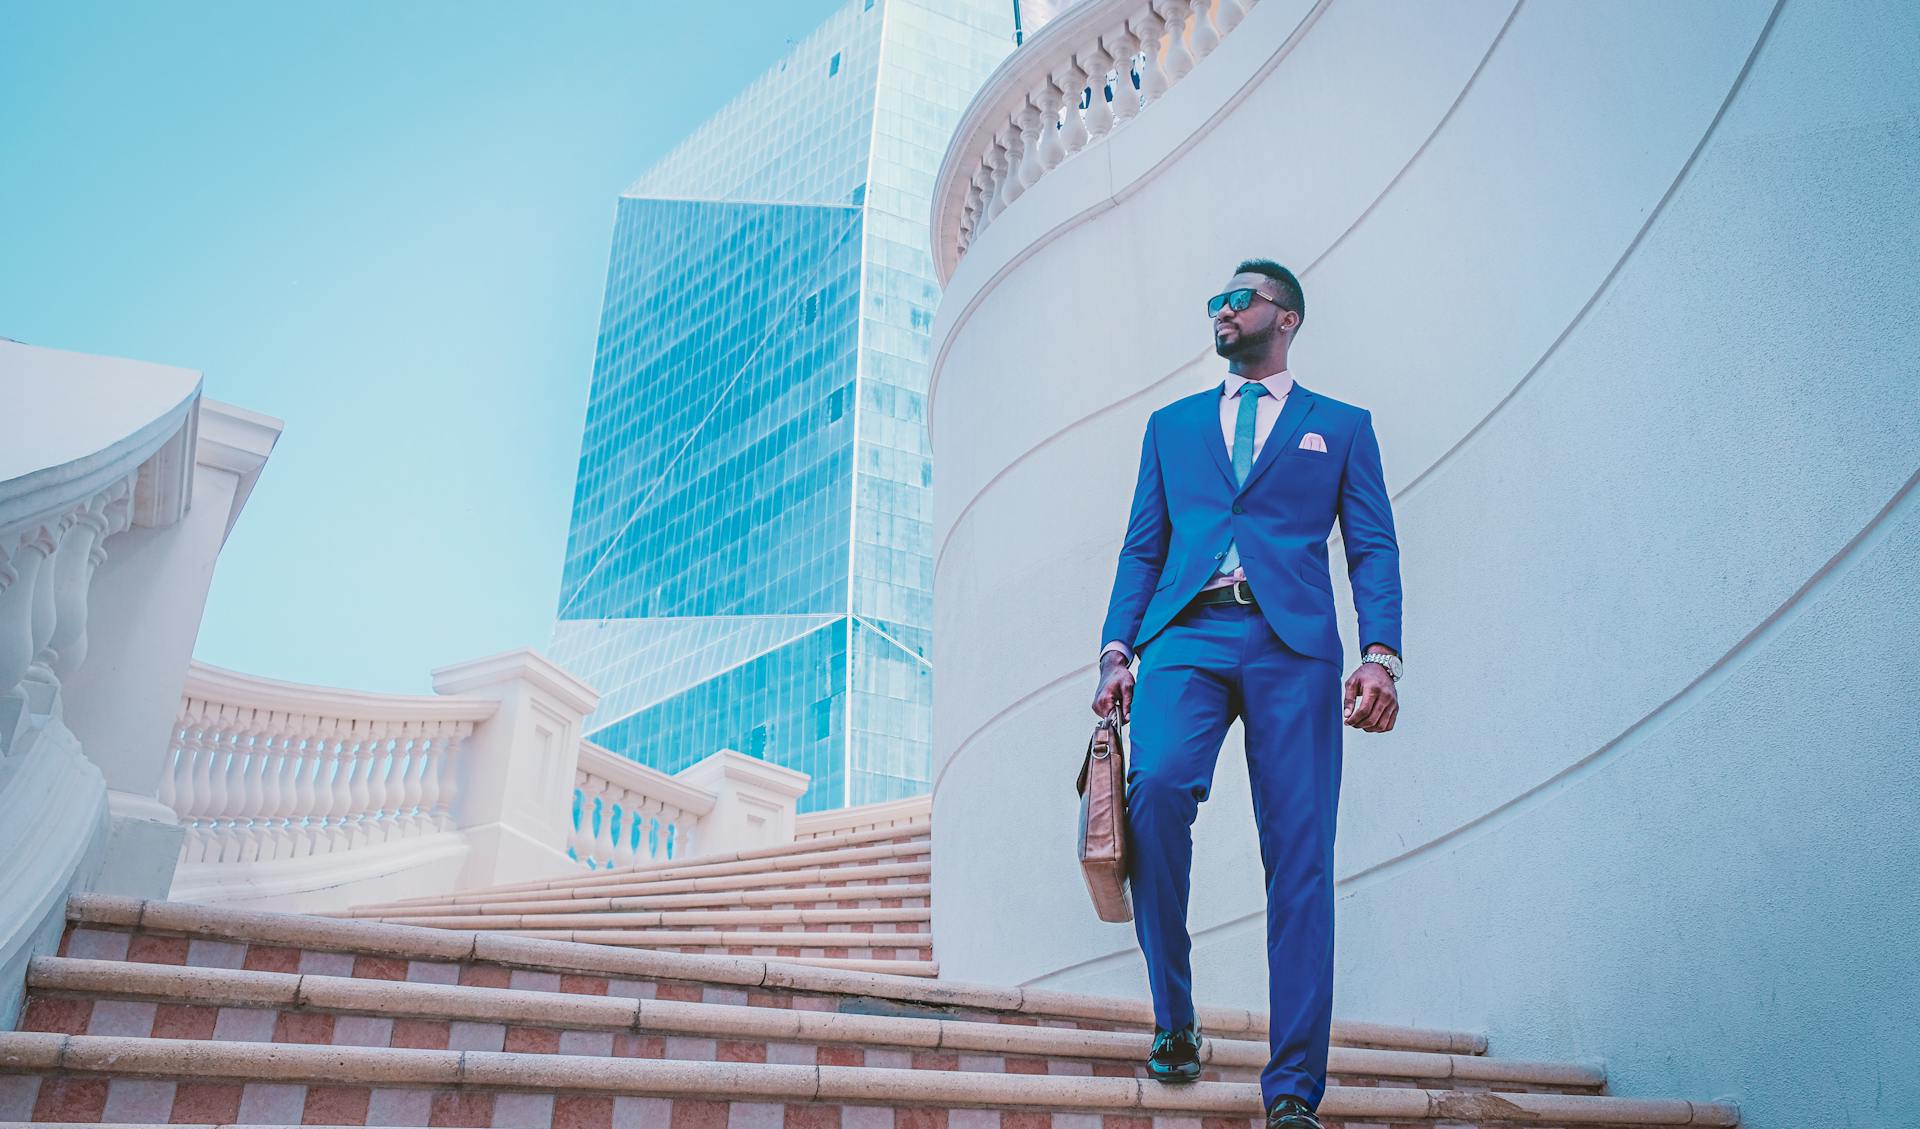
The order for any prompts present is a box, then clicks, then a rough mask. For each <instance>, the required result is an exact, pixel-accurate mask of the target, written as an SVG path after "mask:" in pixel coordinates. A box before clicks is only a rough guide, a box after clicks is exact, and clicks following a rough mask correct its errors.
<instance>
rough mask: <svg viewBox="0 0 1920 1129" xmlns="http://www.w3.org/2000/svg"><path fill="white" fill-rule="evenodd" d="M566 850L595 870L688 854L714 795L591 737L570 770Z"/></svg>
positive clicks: (694, 848) (681, 856)
mask: <svg viewBox="0 0 1920 1129" xmlns="http://www.w3.org/2000/svg"><path fill="white" fill-rule="evenodd" d="M573 781H574V791H573V829H572V833H571V834H570V835H569V836H568V837H567V853H568V854H570V855H572V856H573V857H574V858H575V859H577V860H579V861H580V862H581V863H583V864H585V865H587V866H589V867H592V868H593V869H596V870H604V869H607V868H609V867H621V866H635V865H639V864H644V863H650V862H665V861H667V860H668V859H676V858H686V857H688V856H689V855H692V854H693V853H694V852H695V851H696V850H698V849H699V848H698V846H697V842H698V837H697V835H696V831H697V829H698V827H699V824H700V819H701V817H703V816H705V815H706V814H707V813H709V812H711V811H712V810H713V806H714V795H713V793H711V792H708V791H705V790H703V789H700V788H696V787H694V786H692V785H690V784H688V783H686V782H685V781H683V780H678V779H676V778H674V777H672V776H669V775H668V774H666V773H664V772H661V771H659V770H657V769H652V768H648V767H647V766H645V765H642V764H638V763H636V762H634V761H631V760H628V759H627V758H625V757H623V756H620V755H618V754H616V753H613V752H611V751H609V750H607V749H604V748H601V747H600V746H599V745H596V744H594V743H593V742H591V741H582V742H581V743H580V762H579V766H578V767H577V768H575V769H574V773H573Z"/></svg>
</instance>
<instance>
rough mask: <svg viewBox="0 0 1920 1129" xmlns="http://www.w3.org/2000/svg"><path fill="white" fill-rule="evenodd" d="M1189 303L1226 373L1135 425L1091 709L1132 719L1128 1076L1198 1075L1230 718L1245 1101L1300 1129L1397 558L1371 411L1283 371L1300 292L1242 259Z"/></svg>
mask: <svg viewBox="0 0 1920 1129" xmlns="http://www.w3.org/2000/svg"><path fill="white" fill-rule="evenodd" d="M1207 313H1208V315H1209V316H1210V317H1212V319H1213V343H1214V351H1215V352H1217V353H1218V354H1219V355H1220V356H1222V357H1225V358H1226V360H1227V373H1228V375H1227V377H1226V379H1225V380H1224V381H1223V382H1222V383H1220V384H1218V385H1215V386H1214V387H1212V388H1209V389H1207V390H1206V391H1204V392H1198V393H1195V394H1194V395H1191V396H1187V397H1185V398H1183V399H1179V400H1176V401H1174V402H1173V403H1171V404H1168V405H1166V406H1165V407H1163V408H1161V409H1159V410H1158V411H1156V412H1154V413H1153V414H1152V416H1150V417H1149V418H1148V419H1147V428H1146V437H1145V439H1144V441H1143V442H1142V443H1141V448H1140V475H1139V479H1138V481H1137V482H1136V484H1135V486H1134V491H1133V512H1132V514H1131V515H1130V516H1129V518H1128V521H1127V536H1126V541H1125V543H1124V544H1123V545H1122V546H1121V549H1120V564H1119V568H1118V570H1117V572H1116V574H1115V576H1114V580H1113V594H1112V596H1111V597H1110V598H1109V599H1108V601H1107V618H1106V622H1105V624H1104V625H1102V628H1101V633H1100V634H1101V638H1102V639H1104V640H1107V643H1106V647H1105V648H1104V649H1103V650H1102V652H1101V655H1100V687H1099V690H1098V691H1097V692H1096V694H1095V696H1094V701H1093V709H1094V712H1095V713H1096V714H1099V715H1100V716H1102V717H1105V716H1107V715H1108V714H1109V713H1111V712H1113V711H1115V710H1118V712H1119V713H1120V716H1121V717H1122V718H1123V719H1129V720H1131V721H1132V725H1133V729H1132V746H1133V749H1132V752H1133V763H1132V765H1131V766H1130V767H1129V769H1128V772H1127V789H1126V801H1127V825H1128V832H1129V841H1130V859H1129V870H1128V877H1129V881H1130V883H1131V885H1132V888H1133V901H1134V929H1135V933H1136V935H1137V936H1138V937H1139V939H1140V948H1141V951H1142V953H1143V954H1144V955H1145V957H1146V963H1147V978H1148V981H1149V983H1150V984H1151V986H1152V991H1153V1012H1154V1026H1155V1031H1154V1042H1153V1050H1152V1053H1151V1055H1150V1056H1149V1057H1148V1059H1147V1071H1148V1073H1149V1075H1151V1076H1152V1077H1154V1078H1157V1079H1159V1080H1161V1081H1165V1082H1182V1081H1192V1080H1193V1079H1195V1078H1198V1077H1199V1076H1200V1062H1201V1036H1200V1032H1199V1029H1198V1025H1197V1024H1196V1022H1195V1017H1194V1006H1193V996H1192V970H1191V967H1190V959H1189V958H1190V954H1191V950H1192V947H1193V945H1192V939H1191V938H1190V937H1189V935H1188V933H1187V893H1188V883H1189V878H1190V874H1191V871H1192V867H1193V821H1194V817H1195V816H1196V815H1197V814H1198V811H1199V805H1200V802H1201V801H1203V800H1205V799H1206V798H1207V792H1208V789H1209V788H1210V786H1211V784H1212V780H1213V768H1214V762H1215V761H1216V760H1217V759H1218V758H1219V754H1220V743H1221V741H1222V740H1223V739H1224V738H1225V736H1226V732H1227V727H1228V726H1229V725H1231V724H1232V723H1233V720H1234V719H1235V718H1240V719H1241V721H1242V728H1243V731H1244V733H1245V736H1246V753H1247V775H1248V777H1249V779H1250V781H1251V784H1252V789H1253V814H1254V822H1255V824H1256V826H1257V829H1258V832H1259V837H1260V860H1261V862H1262V864H1263V865H1264V867H1265V871H1266V887H1267V977H1268V1005H1269V1008H1268V1010H1269V1015H1270V1022H1271V1029H1270V1032H1269V1037H1270V1044H1271V1051H1272V1054H1271V1057H1270V1058H1269V1060H1268V1062H1267V1065H1266V1067H1265V1068H1264V1069H1263V1070H1262V1071H1261V1075H1260V1089H1261V1096H1262V1098H1263V1099H1264V1101H1265V1103H1266V1109H1267V1125H1268V1127H1269V1129H1320V1121H1319V1119H1318V1117H1317V1116H1316V1115H1315V1112H1314V1111H1315V1110H1316V1109H1317V1108H1318V1107H1319V1104H1320V1099H1321V1097H1322V1096H1323V1094H1324V1092H1325V1090H1326V1076H1327V1043H1328V1038H1329V1034H1330V1031H1331V1027H1332V1021H1333V836H1334V818H1335V814H1336V810H1337V808H1338V806H1339V800H1340V763H1341V744H1342V736H1343V733H1342V730H1341V721H1342V719H1343V718H1344V721H1345V723H1346V724H1347V725H1349V726H1352V727H1353V728H1355V729H1359V730H1362V731H1364V732H1368V733H1385V732H1387V731H1388V730H1390V729H1392V728H1393V725H1394V721H1395V720H1396V718H1397V717H1398V716H1399V711H1400V704H1399V698H1398V696H1397V695H1396V693H1395V683H1397V682H1398V681H1399V679H1400V659H1399V653H1400V550H1399V546H1398V543H1397V542H1396V541H1395V539H1394V532H1393V509H1392V505H1391V503H1390V501H1389V499H1388V497H1387V490H1386V482H1385V479H1384V477H1383V476H1382V474H1381V469H1380V446H1379V443H1378V441H1377V440H1376V439H1375V438H1374V433H1373V417H1372V415H1371V414H1370V413H1369V412H1367V411H1366V410H1365V409H1362V408H1358V407H1355V406H1353V405H1352V404H1346V403H1342V402H1341V401H1339V400H1336V399H1334V398H1332V397H1331V396H1324V395H1321V394H1320V393H1317V392H1313V391H1310V390H1308V389H1307V388H1305V387H1303V386H1301V385H1300V384H1299V383H1297V382H1296V381H1294V379H1293V377H1292V374H1291V373H1290V372H1289V371H1288V369H1287V348H1288V346H1289V345H1290V344H1291V343H1292V341H1293V339H1294V337H1295V335H1296V334H1298V333H1299V331H1300V324H1301V322H1302V321H1304V320H1305V318H1306V299H1305V295H1304V294H1302V293H1301V290H1300V282H1299V280H1298V279H1296V278H1295V277H1294V276H1293V273H1292V272H1291V271H1289V270H1287V269H1286V268H1285V267H1283V266H1281V265H1280V264H1278V263H1275V262H1272V261H1270V260H1267V259H1250V260H1247V261H1246V262H1243V263H1241V264H1240V265H1239V267H1238V268H1236V270H1235V272H1234V275H1233V277H1232V278H1231V279H1230V280H1228V282H1227V286H1226V289H1225V290H1224V291H1223V292H1222V293H1220V294H1216V295H1215V296H1214V297H1213V298H1211V299H1209V300H1208V302H1207ZM1336 518H1337V519H1338V520H1339V522H1340V534H1341V541H1342V545H1343V547H1344V549H1345V552H1346V557H1347V576H1348V578H1349V580H1350V582H1351V584H1352V588H1353V602H1354V608H1355V611H1356V612H1357V613H1358V617H1359V621H1360V639H1361V650H1362V651H1363V652H1364V654H1363V657H1362V659H1361V662H1360V664H1359V666H1357V667H1356V668H1355V669H1354V671H1353V673H1352V674H1351V675H1349V676H1348V677H1347V679H1346V684H1345V694H1344V704H1343V702H1342V697H1343V696H1342V693H1341V682H1340V670H1341V667H1342V665H1343V661H1344V658H1345V656H1344V653H1343V651H1342V647H1341V641H1340V633H1339V628H1338V625H1337V624H1336V622H1335V619H1334V606H1333V581H1332V577H1331V575H1330V574H1329V571H1328V565H1327V535H1328V533H1329V532H1331V529H1332V526H1333V522H1334V520H1335V519H1336ZM1136 654H1137V655H1138V657H1139V664H1140V666H1139V675H1138V678H1139V685H1138V692H1137V693H1136V690H1135V682H1134V679H1135V675H1134V673H1133V671H1132V670H1131V669H1130V664H1131V663H1132V662H1133V659H1134V656H1135V655H1136Z"/></svg>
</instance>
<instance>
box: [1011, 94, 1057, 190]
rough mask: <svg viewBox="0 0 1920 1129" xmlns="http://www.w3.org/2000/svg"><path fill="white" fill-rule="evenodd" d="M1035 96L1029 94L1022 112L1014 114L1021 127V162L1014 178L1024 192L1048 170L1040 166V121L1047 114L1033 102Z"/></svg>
mask: <svg viewBox="0 0 1920 1129" xmlns="http://www.w3.org/2000/svg"><path fill="white" fill-rule="evenodd" d="M1033 98H1034V96H1033V95H1031V94H1029V95H1027V99H1026V101H1024V102H1022V103H1021V105H1020V112H1019V113H1018V114H1016V115H1014V121H1015V123H1016V124H1018V125H1019V127H1020V163H1019V164H1018V165H1017V166H1015V168H1014V174H1015V175H1014V180H1015V181H1017V182H1018V183H1019V185H1020V191H1022V192H1025V191H1026V190H1027V189H1029V188H1031V187H1033V184H1034V182H1035V181H1037V180H1039V179H1040V177H1041V175H1042V174H1044V173H1045V172H1046V170H1045V169H1043V168H1041V167H1040V123H1041V119H1042V118H1044V117H1046V114H1045V113H1044V112H1042V111H1041V109H1040V108H1039V107H1037V106H1035V105H1034V104H1033ZM1049 128H1051V126H1049Z"/></svg>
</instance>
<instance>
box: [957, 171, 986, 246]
mask: <svg viewBox="0 0 1920 1129" xmlns="http://www.w3.org/2000/svg"><path fill="white" fill-rule="evenodd" d="M972 185H973V187H971V188H970V189H968V190H967V206H966V210H965V211H964V212H963V213H962V214H963V220H962V222H961V225H960V231H961V234H962V235H964V236H965V237H966V242H968V243H971V242H972V241H973V237H974V236H976V235H978V234H980V232H981V231H982V230H983V229H984V228H985V227H986V226H987V166H986V164H985V163H984V162H983V163H982V164H981V166H980V167H979V168H977V169H975V170H974V171H973V181H972Z"/></svg>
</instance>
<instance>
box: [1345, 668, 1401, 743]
mask: <svg viewBox="0 0 1920 1129" xmlns="http://www.w3.org/2000/svg"><path fill="white" fill-rule="evenodd" d="M1399 716H1400V695H1399V694H1398V693H1396V692H1395V691H1394V688H1393V676H1392V675H1391V674H1388V673H1387V670H1386V668H1385V667H1383V666H1381V665H1380V664H1379V663H1369V662H1363V663H1361V664H1360V669H1358V670H1356V671H1354V672H1353V673H1352V674H1349V675H1347V704H1346V717H1347V724H1348V725H1351V726H1353V727H1354V728H1355V729H1359V730H1362V731H1364V732H1367V733H1385V732H1387V731H1388V730H1390V729H1392V728H1393V723H1394V720H1395V719H1397V718H1398V717H1399Z"/></svg>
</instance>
